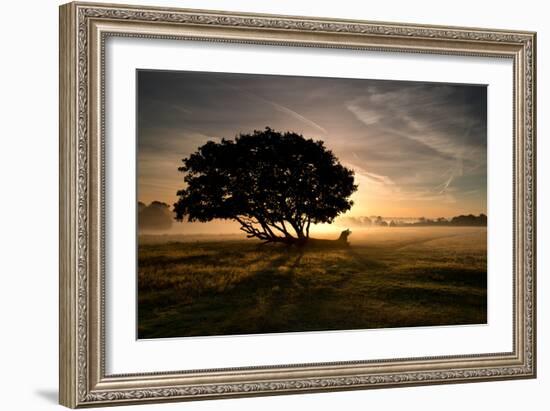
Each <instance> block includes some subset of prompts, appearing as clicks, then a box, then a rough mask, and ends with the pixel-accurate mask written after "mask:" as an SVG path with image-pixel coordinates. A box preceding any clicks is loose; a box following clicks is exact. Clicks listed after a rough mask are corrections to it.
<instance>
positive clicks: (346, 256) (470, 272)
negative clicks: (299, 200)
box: [138, 227, 487, 338]
mask: <svg viewBox="0 0 550 411" xmlns="http://www.w3.org/2000/svg"><path fill="white" fill-rule="evenodd" d="M486 231H487V230H486V228H485V227H420V228H413V227H407V228H399V227H395V228H369V229H363V230H353V234H352V235H351V236H350V246H349V247H343V248H337V247H330V246H318V247H315V246H312V247H304V248H302V249H299V248H294V247H291V248H289V247H286V246H284V245H278V244H268V245H262V244H261V243H260V242H259V241H254V240H246V239H244V240H242V239H239V238H238V237H227V238H225V237H219V238H218V240H217V241H216V239H215V238H214V237H201V236H196V237H184V236H179V237H176V236H140V240H139V252H138V267H139V268H138V337H139V338H160V337H184V336H206V335H228V334H252V333H271V332H297V331H316V330H346V329H368V328H388V327H410V326H434V325H458V324H483V323H486V321H487V248H486ZM315 237H320V236H317V235H316V236H315ZM331 237H332V238H336V237H337V235H336V236H335V235H334V234H333V235H332V236H331ZM327 238H328V237H327ZM220 239H221V240H220Z"/></svg>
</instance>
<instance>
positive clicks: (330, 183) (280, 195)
mask: <svg viewBox="0 0 550 411" xmlns="http://www.w3.org/2000/svg"><path fill="white" fill-rule="evenodd" d="M182 161H183V166H182V167H180V168H179V171H181V172H183V173H185V177H184V181H185V183H186V184H187V187H186V188H184V189H182V190H180V191H178V193H177V194H178V196H179V199H178V201H177V203H175V204H174V211H175V213H176V219H177V220H178V221H182V220H183V219H184V218H185V217H187V220H188V221H201V222H206V221H211V220H213V219H226V220H236V221H237V222H239V223H240V225H241V230H242V231H244V232H245V233H246V234H247V236H248V237H256V238H259V239H260V240H264V241H266V242H284V243H289V244H293V243H305V242H306V241H307V239H308V238H309V228H310V225H311V224H316V223H331V222H332V221H333V220H334V219H335V218H336V217H337V216H338V215H339V214H341V213H343V212H345V211H347V210H349V209H350V208H351V206H352V205H353V202H352V201H351V200H349V197H350V195H351V194H352V193H353V192H354V191H355V190H356V189H357V186H356V185H355V184H354V173H353V171H352V170H350V169H348V168H346V167H344V166H342V165H341V164H340V163H339V161H338V159H337V158H336V157H335V156H334V154H333V153H332V152H331V151H330V150H328V149H327V148H326V147H325V146H324V143H323V142H322V141H314V140H312V139H306V138H304V137H303V136H301V135H300V134H296V133H292V132H286V133H280V132H277V131H275V130H272V129H271V128H269V127H267V128H266V129H265V130H263V131H257V130H256V131H254V132H253V133H251V134H241V135H240V136H238V137H236V138H235V139H234V140H226V139H223V140H222V141H221V142H220V143H215V142H212V141H209V142H208V143H206V144H205V145H203V146H201V147H199V148H198V150H197V151H196V152H195V153H193V154H191V155H190V156H189V157H188V158H185V159H183V160H182Z"/></svg>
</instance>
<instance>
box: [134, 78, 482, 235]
mask: <svg viewBox="0 0 550 411" xmlns="http://www.w3.org/2000/svg"><path fill="white" fill-rule="evenodd" d="M137 93H138V104H137V119H138V120H137V125H138V139H137V144H138V159H137V161H138V163H137V170H138V200H139V201H141V202H143V203H146V204H149V203H151V202H152V201H162V202H165V203H168V204H170V205H171V204H173V203H174V202H175V201H176V199H177V196H176V192H177V190H178V189H181V188H183V187H184V183H183V174H182V173H180V172H178V170H177V168H178V167H179V166H180V165H181V160H182V159H183V158H185V157H187V156H189V155H190V154H191V153H193V152H194V151H196V149H197V148H198V147H199V146H201V145H203V144H205V143H206V142H207V141H210V140H212V141H220V140H221V139H222V138H234V137H235V136H237V135H238V134H240V133H249V132H252V131H253V130H262V129H264V128H265V127H266V126H269V127H271V128H273V129H275V130H278V131H294V132H298V133H300V134H302V135H303V136H304V137H306V138H313V139H314V140H323V141H324V142H325V144H326V146H327V147H328V148H329V149H331V150H332V151H333V152H334V153H335V155H336V156H337V157H338V159H339V160H340V162H341V163H342V164H343V165H345V166H347V167H349V168H351V169H353V170H354V171H355V180H356V184H358V186H359V187H358V190H357V192H356V193H355V194H353V196H352V199H353V200H354V203H355V204H354V206H353V207H352V209H351V210H350V211H348V212H347V213H346V214H345V216H343V217H342V218H348V219H349V218H350V217H351V219H353V218H360V217H362V216H373V215H381V216H383V217H388V218H389V217H401V218H418V217H426V218H437V217H452V216H455V215H459V214H476V215H477V214H479V213H485V214H486V212H487V121H486V112H487V110H486V105H487V90H486V87H485V86H480V85H462V84H444V83H420V82H403V81H384V80H368V79H340V78H316V77H297V76H272V75H256V74H232V73H212V72H181V71H150V70H140V71H138V80H137ZM176 224H179V223H176ZM237 228H238V226H236V225H235V224H228V223H224V222H214V223H207V224H201V223H193V224H189V223H184V224H180V226H179V228H178V227H177V226H176V229H178V231H183V232H185V231H186V230H187V231H189V232H193V233H197V232H201V231H205V232H211V233H212V232H216V231H232V230H235V229H237Z"/></svg>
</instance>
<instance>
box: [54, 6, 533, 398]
mask: <svg viewBox="0 0 550 411" xmlns="http://www.w3.org/2000/svg"><path fill="white" fill-rule="evenodd" d="M535 40H536V36H535V33H533V32H527V31H526V32H518V31H508V30H487V29H478V28H476V29H473V28H459V27H442V26H432V25H430V26H427V25H426V26H421V25H408V24H395V23H378V22H365V21H348V20H327V19H317V18H311V17H307V18H306V17H290V16H274V15H253V14H244V13H239V14H237V13H230V12H218V11H199V10H185V9H167V8H155V7H134V6H120V5H117V6H115V5H107V4H91V3H70V4H66V5H63V6H61V8H60V185H61V189H60V210H61V211H60V402H61V404H63V405H65V406H67V407H71V408H76V407H84V406H104V405H116V404H129V403H144V402H161V401H174V400H181V401H183V400H199V399H214V398H225V397H239V396H250V395H268V394H273V395H275V394H290V393H305V392H319V391H329V390H349V389H369V388H384V387H398V386H411V385H421V384H422V385H423V384H441V383H459V382H460V383H461V382H476V381H488V380H502V379H516V378H518V379H519V378H534V377H535V376H536V330H535V323H536V318H535V314H536V313H535V306H536V304H535V303H536V301H535V300H536V299H535V295H536V293H535V268H536V267H535V251H536V247H535V227H536V224H535V219H536V212H535V187H536V184H535V157H536V150H535V134H536V123H535V101H536V98H535V84H536V80H535V68H536V59H535V54H536V41H535Z"/></svg>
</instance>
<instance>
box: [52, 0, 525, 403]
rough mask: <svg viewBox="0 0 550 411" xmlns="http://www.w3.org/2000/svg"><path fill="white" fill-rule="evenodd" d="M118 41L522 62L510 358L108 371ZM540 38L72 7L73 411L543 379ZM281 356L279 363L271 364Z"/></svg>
mask: <svg viewBox="0 0 550 411" xmlns="http://www.w3.org/2000/svg"><path fill="white" fill-rule="evenodd" d="M109 36H130V37H143V38H166V39H178V40H183V41H184V40H186V39H200V40H205V41H219V42H240V43H253V44H260V45H284V46H307V47H330V48H350V49H362V50H387V51H394V52H395V51H398V52H406V53H436V54H453V55H475V56H490V57H501V58H507V59H512V60H513V63H514V78H513V82H512V83H513V88H514V100H515V101H514V113H513V116H514V130H513V132H514V142H515V147H514V156H515V162H514V163H515V164H514V210H515V211H514V213H515V215H514V217H515V224H514V238H515V250H514V257H515V259H514V261H515V263H514V264H515V267H514V271H515V276H514V313H513V315H514V319H515V321H514V335H513V341H514V349H513V351H512V352H506V353H488V354H482V355H470V356H448V357H432V358H409V359H394V360H379V361H378V360H377V361H355V362H346V363H325V364H296V365H289V366H276V367H275V366H273V367H255V368H250V367H249V368H244V367H243V368H238V369H222V370H199V371H193V372H189V371H187V372H185V371H174V372H170V373H146V374H140V375H106V374H105V367H104V357H105V355H104V354H105V353H104V323H105V319H104V316H103V313H104V307H103V293H104V287H105V285H104V267H103V261H104V251H103V240H104V229H103V210H104V195H103V185H104V174H103V157H104V152H103V141H104V133H103V114H104V113H103V110H104V104H103V96H104V83H103V80H104V77H103V69H104V59H105V56H104V45H105V39H106V38H107V37H109ZM535 42H536V35H535V33H533V32H517V31H504V30H498V31H497V30H486V29H472V28H458V27H441V26H421V25H407V24H394V23H376V22H365V21H353V20H351V21H350V20H324V19H317V18H310V17H290V16H274V15H255V14H244V13H238V14H237V13H228V12H218V11H198V10H184V9H166V8H154V7H133V6H121V5H107V4H92V3H70V4H66V5H63V6H61V8H60V188H61V189H60V403H61V404H63V405H65V406H67V407H72V408H76V407H84V406H103V405H115V404H128V403H143V402H151V401H155V402H160V401H169V400H194V399H211V398H223V397H238V396H250V395H266V394H289V393H302V392H317V391H329V390H348V389H367V388H381V387H397V386H411V385H425V384H439V383H457V382H474V381H487V380H502V379H513V378H534V377H535V376H536V361H535V354H536V338H535V337H536V332H535V324H536V318H535V314H536V313H535V302H536V301H535V299H536V298H535V296H536V294H535V291H536V290H535V270H536V267H535V261H536V259H535V251H536V249H535V227H536V221H535V218H536V213H535V194H536V193H535V187H536V182H535V160H536V159H535V101H536V97H535V84H536V81H535V66H536V62H535V48H536V43H535ZM268 361H269V360H268V359H266V362H268Z"/></svg>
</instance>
